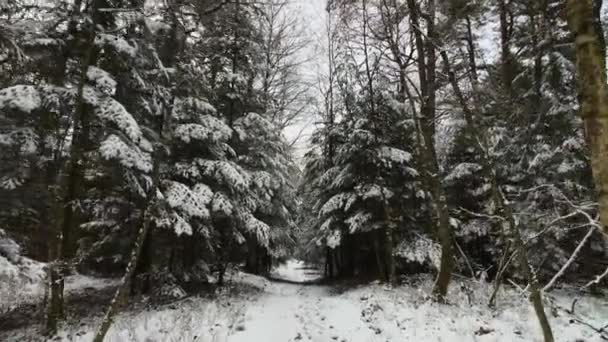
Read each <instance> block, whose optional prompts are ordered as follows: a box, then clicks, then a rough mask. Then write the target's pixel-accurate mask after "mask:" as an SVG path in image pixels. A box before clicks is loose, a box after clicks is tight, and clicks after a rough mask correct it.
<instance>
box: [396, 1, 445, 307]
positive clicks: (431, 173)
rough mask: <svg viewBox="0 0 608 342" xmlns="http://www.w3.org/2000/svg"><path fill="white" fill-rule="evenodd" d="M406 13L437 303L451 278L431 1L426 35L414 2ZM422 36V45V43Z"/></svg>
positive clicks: (442, 298)
mask: <svg viewBox="0 0 608 342" xmlns="http://www.w3.org/2000/svg"><path fill="white" fill-rule="evenodd" d="M407 4H408V8H409V11H410V22H411V26H412V32H413V34H414V42H415V45H416V53H417V63H418V76H419V81H420V93H421V96H422V99H421V100H420V116H421V117H420V118H419V119H418V118H417V117H414V120H415V121H416V123H417V127H419V130H420V132H419V134H420V137H421V140H422V141H420V145H423V146H421V148H420V150H421V152H422V154H423V159H424V163H425V166H426V171H427V176H426V180H425V183H426V186H427V188H428V189H429V191H430V192H431V193H432V194H433V201H434V206H435V213H436V216H437V219H436V233H437V238H438V240H439V243H440V245H441V263H440V267H439V273H438V275H437V279H436V281H435V285H434V287H433V294H434V295H435V296H436V298H437V299H438V300H439V301H445V297H446V295H447V293H448V287H449V284H450V280H451V278H452V269H453V261H452V228H451V226H450V213H449V211H448V206H447V199H446V196H445V191H444V189H443V186H442V184H441V179H440V177H441V175H440V174H439V163H438V161H437V154H436V151H435V124H434V122H435V119H436V118H435V114H436V106H435V101H436V98H435V93H436V84H435V82H436V80H435V68H436V60H435V59H436V56H435V55H436V51H435V45H436V44H437V41H436V32H435V23H434V21H435V2H434V1H429V4H428V11H427V12H429V13H426V17H427V34H426V35H425V34H423V33H422V31H421V27H420V22H419V17H420V13H419V9H418V7H417V5H416V1H415V0H408V1H407ZM425 37H426V43H425Z"/></svg>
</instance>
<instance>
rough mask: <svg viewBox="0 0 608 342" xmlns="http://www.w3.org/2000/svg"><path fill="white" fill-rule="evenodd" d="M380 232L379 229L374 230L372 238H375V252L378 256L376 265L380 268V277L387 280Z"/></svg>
mask: <svg viewBox="0 0 608 342" xmlns="http://www.w3.org/2000/svg"><path fill="white" fill-rule="evenodd" d="M379 235H380V233H379V232H378V230H374V231H373V232H372V238H373V240H374V254H375V256H376V267H377V268H378V277H380V279H384V280H386V274H385V272H384V262H383V261H382V260H383V259H384V258H383V257H382V252H381V250H380V249H381V246H380V238H379Z"/></svg>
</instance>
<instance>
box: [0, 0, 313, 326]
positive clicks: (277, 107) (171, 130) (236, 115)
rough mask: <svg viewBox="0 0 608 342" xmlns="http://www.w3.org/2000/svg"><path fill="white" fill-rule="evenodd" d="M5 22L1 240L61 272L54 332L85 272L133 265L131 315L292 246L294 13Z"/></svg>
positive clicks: (91, 13)
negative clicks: (158, 296) (68, 278)
mask: <svg viewBox="0 0 608 342" xmlns="http://www.w3.org/2000/svg"><path fill="white" fill-rule="evenodd" d="M1 19H2V31H1V33H0V34H1V40H2V55H1V57H2V60H1V65H0V67H1V68H2V72H1V74H2V80H1V83H2V85H1V88H2V90H0V107H1V116H0V117H1V121H0V122H1V125H2V126H1V127H2V132H1V133H2V135H0V144H1V148H2V154H1V155H0V158H2V164H3V166H2V174H1V175H0V183H1V184H2V185H1V187H0V189H1V190H0V198H2V200H1V201H2V204H1V209H0V226H1V227H2V229H3V230H4V231H5V233H6V234H8V236H9V237H12V238H14V239H15V240H16V241H17V242H18V243H19V244H20V245H21V246H23V248H24V251H23V253H25V254H26V255H28V256H30V257H32V258H34V259H37V260H42V261H48V262H49V290H50V299H49V302H50V305H49V312H48V324H47V326H48V329H49V331H50V332H53V331H54V330H55V329H56V326H57V322H58V321H59V320H60V319H61V318H62V317H63V316H64V309H63V287H64V285H63V282H64V280H63V279H64V276H65V275H66V274H69V273H70V272H71V269H73V268H75V267H76V268H79V269H80V270H81V271H87V272H96V273H98V274H106V275H111V274H123V272H124V269H125V267H127V271H126V276H125V281H124V285H123V286H122V288H121V289H120V291H119V292H120V294H117V298H118V299H119V300H118V301H117V302H120V297H121V296H122V295H123V294H124V293H126V292H127V291H130V292H131V293H141V292H144V293H147V292H150V291H161V290H162V288H163V286H164V285H166V284H169V285H171V284H173V283H178V284H180V285H182V286H186V285H188V286H195V285H196V284H198V283H206V282H207V281H208V280H209V277H210V276H215V277H217V278H218V283H220V284H221V283H222V281H223V276H224V273H225V271H226V269H227V267H228V266H229V265H231V264H241V263H245V264H246V268H247V269H248V270H250V271H252V272H255V273H265V272H267V271H268V269H269V267H270V263H271V260H272V258H281V257H284V256H285V255H286V254H287V253H288V252H289V251H290V250H291V249H292V248H293V247H294V245H295V241H294V234H293V229H294V218H295V211H296V200H295V197H294V196H295V195H294V191H293V189H294V186H295V181H296V179H295V176H296V175H297V168H296V166H295V164H294V161H293V160H292V158H291V156H290V151H289V143H288V142H287V141H286V140H285V138H284V137H283V136H282V133H281V132H282V129H284V128H285V127H287V126H289V125H291V124H292V123H293V121H294V120H296V119H297V117H298V115H301V113H303V112H304V111H305V109H306V106H307V105H308V103H307V99H306V96H307V94H306V92H303V91H302V89H304V87H303V85H302V84H300V81H299V79H298V77H297V74H298V72H299V71H298V63H299V60H298V58H300V57H299V56H298V55H297V53H298V51H299V50H300V49H302V47H303V46H304V45H303V42H304V40H303V38H300V37H298V36H297V35H296V33H297V30H298V26H297V25H298V23H297V22H296V21H293V20H292V19H290V18H289V17H288V14H287V13H285V4H283V3H279V2H268V3H251V2H249V1H225V2H217V1H169V2H144V1H130V0H125V1H106V0H99V1H97V0H95V1H80V0H77V1H75V2H71V1H65V2H64V1H59V2H48V3H47V2H39V1H27V0H24V1H17V2H11V3H10V4H9V5H7V6H5V5H3V7H2V14H1ZM113 306H114V303H113ZM110 311H111V312H115V311H116V309H115V308H112V309H111V310H110ZM112 314H113V313H112ZM112 314H108V316H111V315H112ZM108 318H109V319H108V320H107V321H111V317H108ZM101 338H102V336H101Z"/></svg>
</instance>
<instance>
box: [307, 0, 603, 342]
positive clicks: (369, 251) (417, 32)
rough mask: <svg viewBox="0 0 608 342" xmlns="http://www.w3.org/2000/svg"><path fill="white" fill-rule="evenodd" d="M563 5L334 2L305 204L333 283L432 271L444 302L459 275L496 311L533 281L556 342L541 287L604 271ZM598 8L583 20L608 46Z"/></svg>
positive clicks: (544, 321)
mask: <svg viewBox="0 0 608 342" xmlns="http://www.w3.org/2000/svg"><path fill="white" fill-rule="evenodd" d="M589 4H591V1H589ZM566 5H567V3H566V1H559V0H555V1H551V0H548V1H517V0H512V1H506V0H497V1H489V0H488V1H484V0H480V1H448V2H439V1H434V0H426V1H413V0H411V1H395V0H362V1H330V2H328V6H327V8H326V11H327V23H326V28H327V33H328V34H327V48H326V52H327V58H328V61H329V62H328V70H327V74H326V75H325V77H324V78H323V82H324V83H323V84H324V87H325V88H324V90H325V92H324V95H325V97H324V100H325V107H324V109H323V111H322V113H321V114H322V116H323V118H324V119H323V123H324V124H323V125H322V127H321V128H319V129H317V130H316V132H315V135H314V138H313V141H312V143H313V145H314V148H313V149H312V150H311V151H310V153H309V154H308V155H307V156H306V166H305V171H304V178H305V182H304V185H303V187H302V193H303V203H304V207H305V208H304V209H303V211H304V212H308V213H310V214H309V215H308V216H306V217H307V220H306V221H304V222H303V224H304V225H305V227H306V229H307V230H308V232H307V233H306V234H305V236H307V237H309V238H310V239H311V244H310V246H315V249H316V252H315V254H317V255H319V254H325V256H326V258H325V260H326V273H327V274H328V275H329V276H350V275H352V274H359V275H362V276H363V275H365V274H367V275H375V276H379V277H381V278H382V279H385V280H386V281H389V282H392V281H395V275H396V274H404V273H406V274H407V273H411V272H420V271H423V272H426V271H436V272H437V280H436V284H435V294H436V295H437V296H438V297H439V298H441V299H445V296H446V295H447V291H448V285H449V282H450V276H451V274H453V273H455V272H456V273H459V274H464V275H468V276H472V277H475V278H478V277H484V278H486V279H489V280H493V281H494V282H495V288H496V291H495V293H494V295H493V296H492V299H491V300H490V302H491V304H493V303H494V300H495V296H496V294H497V291H498V290H499V287H500V283H501V282H502V281H503V280H504V279H513V278H514V279H521V280H523V281H524V282H525V283H527V284H529V287H528V288H529V289H530V291H531V299H532V301H533V303H534V306H535V309H536V310H537V313H539V319H540V320H541V324H542V326H543V331H544V333H545V337H546V340H547V341H549V340H552V338H553V337H552V336H551V331H550V328H549V327H548V322H547V319H546V317H545V314H544V313H543V308H542V298H541V292H542V290H545V291H548V290H550V289H551V288H552V287H553V286H554V285H555V284H556V283H557V282H559V281H567V282H577V283H587V282H589V281H591V280H594V279H596V278H595V277H596V275H598V274H602V273H603V272H604V270H605V269H606V266H607V265H606V264H607V262H606V260H607V259H606V242H605V239H604V238H603V236H602V229H601V224H600V223H599V216H598V214H599V212H598V206H597V202H596V198H597V197H596V192H595V189H594V184H593V181H592V179H593V177H592V169H591V164H590V156H591V154H590V151H589V147H588V144H587V140H586V137H588V136H589V134H590V131H591V130H597V128H596V127H595V125H598V124H596V123H591V124H589V123H587V132H586V131H585V126H584V123H583V120H582V119H581V117H580V116H578V115H577V114H578V111H579V108H580V105H579V97H578V93H577V87H576V63H577V62H576V54H575V52H576V50H575V48H576V47H577V46H576V45H575V44H573V42H574V39H575V36H574V35H573V34H572V33H571V31H570V30H569V27H568V26H567V21H566V19H567V18H566V13H570V12H571V11H572V9H568V8H566ZM594 5H595V6H596V7H595V10H594V11H593V12H591V10H589V11H588V12H581V13H584V15H586V16H588V18H587V21H585V24H584V25H590V24H589V23H595V25H594V26H593V27H589V26H584V25H582V24H581V25H582V27H585V29H586V30H587V31H585V34H590V33H589V32H592V33H593V35H594V36H595V37H597V38H593V39H594V40H593V44H597V45H596V46H597V47H598V49H599V51H604V50H605V48H604V45H603V44H604V42H603V33H602V30H601V25H599V26H598V24H599V23H600V17H599V16H600V10H599V8H601V1H596V2H594ZM572 6H574V7H576V6H577V5H572ZM581 6H582V5H581ZM589 8H591V5H590V7H589ZM569 11H570V12H569ZM591 13H593V16H591ZM593 18H594V19H593ZM491 24H494V25H495V26H494V29H495V30H494V31H493V32H495V34H494V35H493V36H492V37H494V38H496V39H497V40H498V42H489V41H488V39H487V37H484V34H486V35H487V34H491V32H492V28H491V26H490V25H491ZM594 29H595V30H596V31H594ZM594 32H597V33H594ZM586 38H588V37H587V36H586ZM493 48H494V49H493ZM496 48H498V49H496ZM596 51H597V50H596ZM604 55H605V54H602V56H604ZM589 58H591V57H589ZM578 63H579V64H578V65H579V67H580V66H581V62H580V60H579V62H578ZM602 63H603V62H602ZM601 65H604V64H601ZM603 68H604V69H605V66H604V67H603ZM593 70H594V72H595V73H596V74H597V73H598V72H599V71H598V70H600V69H598V68H595V69H593ZM601 74H602V73H600V74H599V75H601ZM603 74H605V72H603ZM586 77H590V76H586ZM598 77H599V76H598ZM586 81H587V79H586V78H584V79H583V82H586ZM598 82H600V83H601V82H604V83H605V81H601V80H599V81H598ZM601 84H603V83H601ZM604 87H605V86H604ZM588 91H589V92H591V90H588ZM588 96H589V95H588ZM598 96H599V97H595V98H594V99H596V100H595V101H596V102H595V103H598V102H597V101H599V100H597V99H598V98H602V96H604V95H598ZM599 103H601V102H599ZM600 113H601V112H600ZM583 118H585V117H583ZM590 125H591V126H590ZM596 133H597V132H596ZM604 133H605V132H604ZM598 148H599V149H600V150H601V147H598ZM598 151H599V150H598ZM594 157H596V155H594ZM601 158H602V157H601V156H600V159H601ZM603 160H604V161H603V162H601V163H604V164H605V159H603ZM598 163H599V161H598ZM602 165H603V164H602ZM598 168H600V170H602V169H603V166H601V167H600V166H598ZM594 171H595V172H597V170H594ZM597 189H598V190H600V191H601V189H602V188H601V186H599V185H598V188H597ZM541 284H547V285H546V286H544V289H543V286H542V285H541Z"/></svg>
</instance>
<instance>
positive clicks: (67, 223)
mask: <svg viewBox="0 0 608 342" xmlns="http://www.w3.org/2000/svg"><path fill="white" fill-rule="evenodd" d="M95 11H96V8H94V7H92V8H91V9H90V13H91V14H92V15H91V17H92V18H93V19H92V20H93V22H92V23H91V24H90V27H89V28H87V30H86V31H85V35H86V36H85V41H86V44H85V48H84V51H83V55H82V59H81V65H80V70H79V77H80V80H79V81H78V86H77V93H76V100H75V108H74V115H73V118H72V120H73V123H72V124H73V133H72V134H73V138H72V143H71V145H70V150H69V161H68V162H67V163H66V164H65V165H64V167H63V168H64V170H58V173H57V185H56V190H55V197H56V198H57V201H56V203H57V205H56V210H55V214H56V218H55V219H56V222H55V232H54V235H53V240H52V241H51V243H50V244H49V261H50V262H49V271H48V276H49V283H48V286H49V302H48V303H47V319H46V333H47V334H48V335H54V334H55V333H56V332H57V326H58V323H59V322H60V321H61V320H62V319H63V317H64V314H65V310H64V303H63V290H64V275H65V273H66V268H67V265H66V264H67V259H66V258H67V257H68V256H69V252H70V250H71V248H70V241H71V230H72V227H73V225H74V209H73V207H74V205H75V204H76V203H75V202H76V201H77V200H78V196H79V191H80V185H81V181H82V177H83V172H84V165H83V163H84V154H85V148H86V146H87V140H88V136H89V110H88V108H87V107H86V103H85V100H84V87H85V84H86V77H87V76H86V75H87V70H88V69H89V66H90V65H91V63H92V57H93V49H94V48H95V46H94V41H95V34H96V33H95V30H96V27H95V25H96V24H95V19H94V18H95V17H96V15H95V13H94V12H95ZM64 190H65V192H64Z"/></svg>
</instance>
